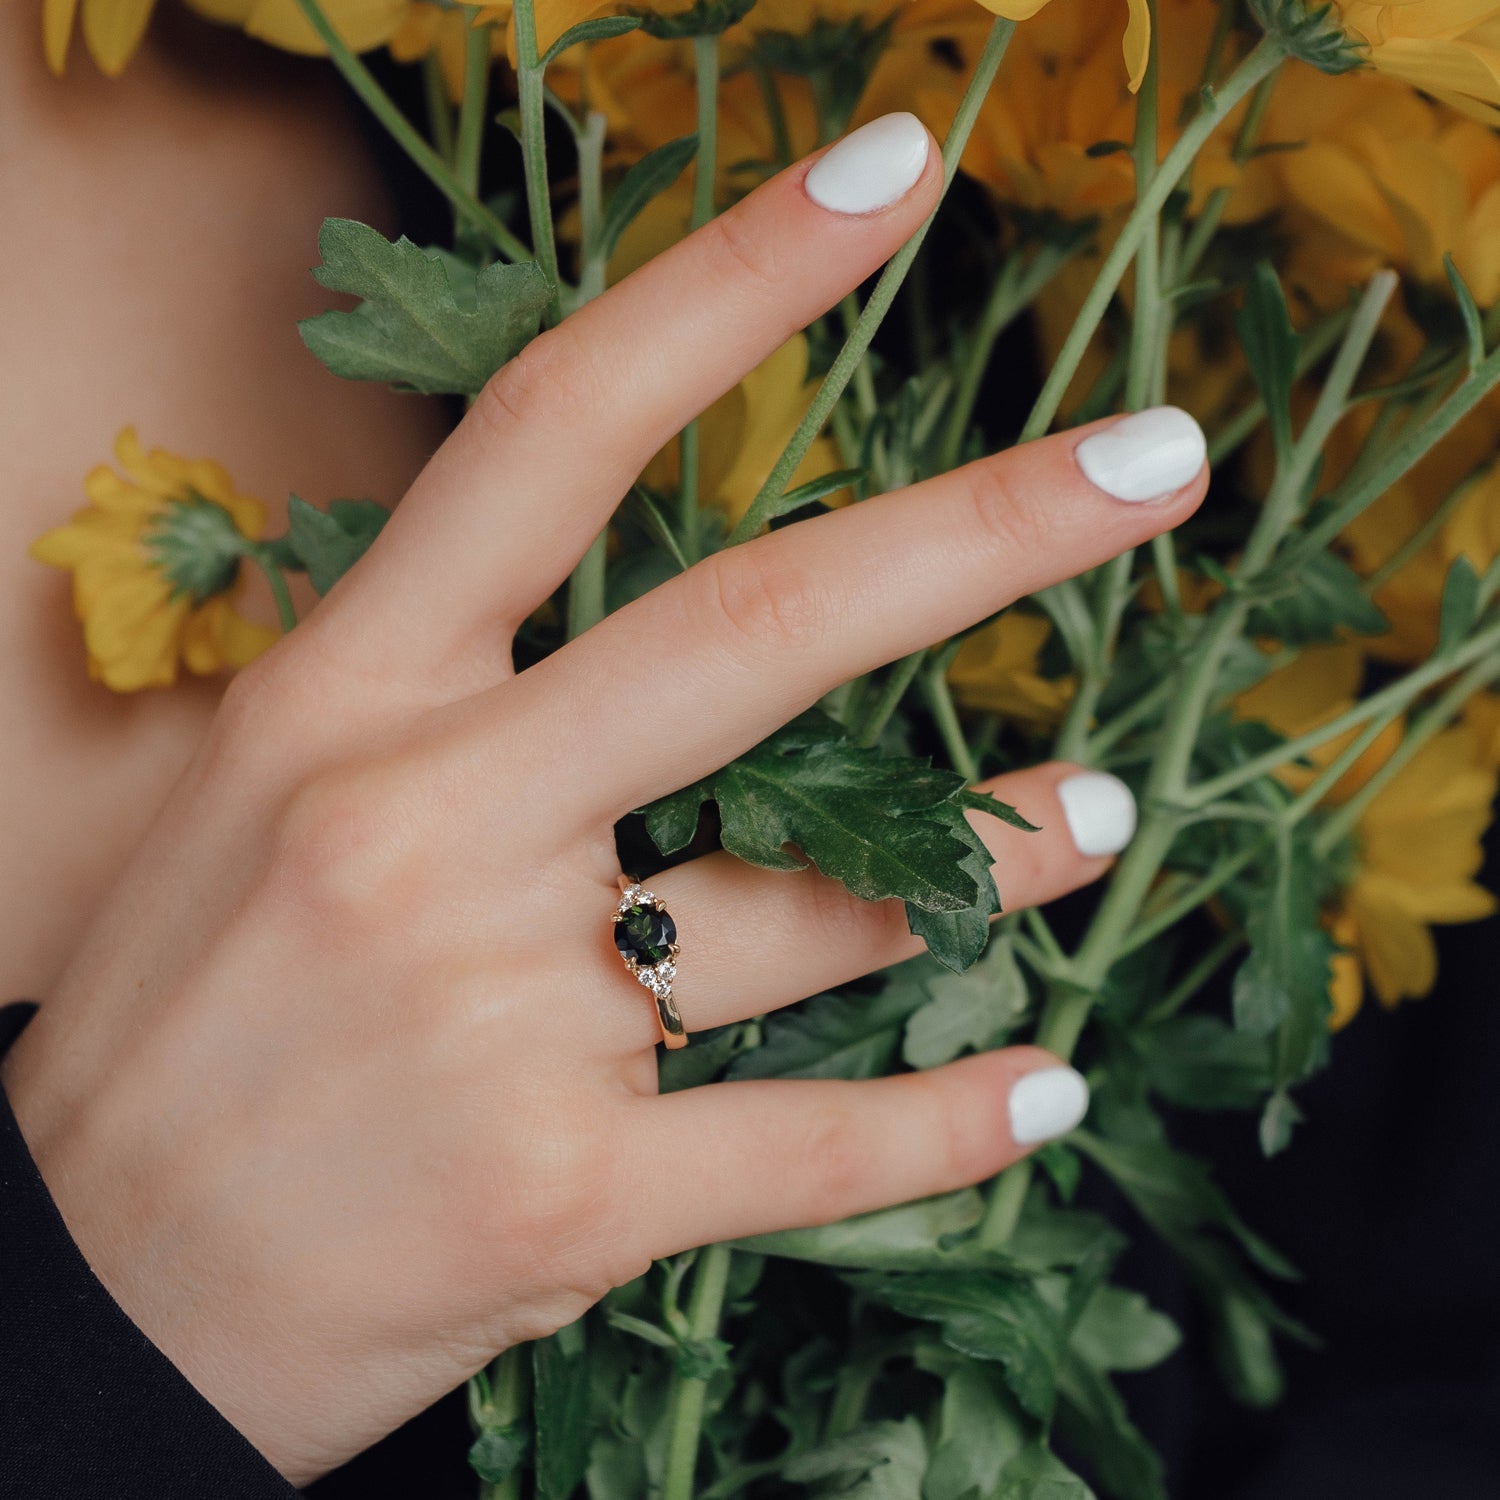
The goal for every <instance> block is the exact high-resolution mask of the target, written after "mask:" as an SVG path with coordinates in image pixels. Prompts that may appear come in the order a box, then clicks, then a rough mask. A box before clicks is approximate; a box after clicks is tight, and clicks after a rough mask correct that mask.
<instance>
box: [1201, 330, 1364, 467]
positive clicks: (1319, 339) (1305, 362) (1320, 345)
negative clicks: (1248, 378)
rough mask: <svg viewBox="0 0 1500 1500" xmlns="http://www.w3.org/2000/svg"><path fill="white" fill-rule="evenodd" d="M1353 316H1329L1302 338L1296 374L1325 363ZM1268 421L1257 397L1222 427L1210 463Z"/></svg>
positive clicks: (1215, 462) (1216, 463)
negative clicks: (1324, 360)
mask: <svg viewBox="0 0 1500 1500" xmlns="http://www.w3.org/2000/svg"><path fill="white" fill-rule="evenodd" d="M1353 316H1354V313H1353V310H1352V309H1351V308H1347V307H1341V308H1340V309H1339V310H1338V311H1337V312H1336V313H1332V314H1330V315H1329V316H1328V317H1326V318H1324V319H1322V320H1321V321H1320V322H1318V323H1316V324H1314V325H1313V327H1312V328H1310V329H1308V331H1307V332H1306V333H1305V334H1304V335H1303V336H1302V347H1301V348H1300V350H1299V351H1298V355H1297V374H1298V375H1299V376H1302V375H1306V374H1307V372H1308V371H1309V370H1311V369H1312V368H1313V367H1314V366H1315V365H1318V364H1320V363H1322V361H1323V359H1324V357H1325V356H1326V355H1327V354H1328V352H1329V351H1330V350H1331V349H1332V348H1333V347H1334V346H1335V345H1336V344H1337V343H1338V342H1339V340H1340V339H1342V338H1343V337H1344V334H1345V333H1346V332H1347V330H1348V327H1349V323H1350V320H1351V319H1352V318H1353ZM1265 419H1266V403H1265V401H1264V400H1263V399H1262V398H1261V397H1259V396H1257V397H1255V398H1254V399H1253V400H1252V401H1249V402H1247V403H1246V405H1245V406H1244V407H1243V408H1242V409H1241V410H1240V411H1238V412H1237V413H1236V414H1235V415H1234V416H1233V417H1231V418H1230V419H1229V420H1228V421H1227V422H1225V423H1224V424H1223V425H1222V426H1220V427H1219V428H1218V429H1217V430H1216V431H1215V432H1214V434H1213V436H1212V437H1211V438H1210V439H1209V440H1208V463H1209V467H1210V468H1217V467H1218V466H1219V465H1220V464H1221V463H1223V461H1224V460H1225V459H1226V458H1228V457H1229V455H1230V454H1231V453H1233V452H1234V451H1235V449H1237V448H1239V447H1240V446H1242V445H1243V444H1244V443H1246V442H1247V441H1249V439H1250V438H1251V437H1252V436H1253V435H1254V433H1255V431H1256V429H1257V428H1258V427H1259V426H1260V424H1261V423H1262V422H1264V421H1265Z"/></svg>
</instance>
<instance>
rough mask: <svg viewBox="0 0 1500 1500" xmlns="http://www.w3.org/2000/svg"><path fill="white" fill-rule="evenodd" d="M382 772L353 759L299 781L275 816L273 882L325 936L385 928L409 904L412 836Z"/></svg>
mask: <svg viewBox="0 0 1500 1500" xmlns="http://www.w3.org/2000/svg"><path fill="white" fill-rule="evenodd" d="M401 801H402V799H400V798H397V797H393V796H391V795H390V792H389V790H388V788H387V786H386V776H385V773H384V772H383V771H382V770H381V769H379V768H376V767H370V766H363V765H361V766H353V767H341V768H338V769H335V770H331V771H325V772H322V773H320V774H319V775H317V776H314V777H313V778H312V779H310V780H308V781H305V782H303V783H301V784H300V785H299V786H298V787H297V788H296V789H295V790H294V791H293V792H292V793H291V795H290V796H289V797H288V798H287V800H286V803H285V805H284V807H283V809H282V812H281V817H280V820H279V828H278V831H277V834H278V836H277V839H276V846H275V847H276V853H275V859H274V868H275V874H276V878H277V881H278V883H279V884H280V885H281V886H282V887H283V888H285V889H287V890H288V891H289V893H290V894H291V895H292V896H293V898H294V899H295V900H296V901H297V902H298V903H299V905H301V906H302V907H303V908H304V909H305V910H306V911H307V912H308V913H309V915H310V916H311V917H312V918H313V919H314V920H315V921H317V922H318V923H319V924H320V928H321V930H322V931H323V932H324V933H325V934H326V935H327V937H328V938H329V939H330V940H336V939H337V936H338V934H341V933H342V934H359V933H363V932H365V931H366V930H367V929H371V928H375V929H383V928H385V927H388V926H389V924H390V921H391V917H392V914H393V912H402V911H404V910H405V909H406V908H407V907H409V905H410V902H409V899H408V896H409V890H410V889H411V888H414V887H415V886H416V885H417V884H419V883H420V882H419V881H418V880H416V879H414V878H413V876H414V872H413V871H412V869H411V864H412V861H411V859H410V856H409V851H410V848H411V845H412V840H411V838H410V837H409V836H408V832H407V830H406V828H405V827H404V824H403V819H402V817H401V815H400V814H399V812H398V808H399V807H400V805H401Z"/></svg>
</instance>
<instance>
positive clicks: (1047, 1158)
mask: <svg viewBox="0 0 1500 1500" xmlns="http://www.w3.org/2000/svg"><path fill="white" fill-rule="evenodd" d="M1033 1159H1034V1160H1035V1162H1036V1164H1037V1166H1039V1167H1040V1168H1041V1169H1042V1170H1043V1171H1044V1172H1045V1173H1046V1174H1047V1176H1048V1177H1049V1178H1051V1179H1052V1186H1053V1187H1055V1188H1056V1189H1057V1196H1058V1197H1059V1198H1061V1199H1062V1201H1063V1202H1064V1203H1071V1202H1072V1201H1073V1195H1074V1194H1075V1193H1077V1191H1078V1184H1079V1182H1080V1181H1081V1180H1082V1177H1083V1162H1082V1160H1081V1159H1080V1157H1079V1155H1078V1153H1077V1152H1076V1151H1074V1150H1073V1148H1072V1147H1071V1146H1068V1145H1067V1144H1066V1143H1064V1142H1063V1141H1050V1142H1048V1144H1047V1145H1045V1146H1043V1147H1042V1149H1041V1150H1040V1151H1038V1152H1036V1153H1035V1155H1034V1158H1033Z"/></svg>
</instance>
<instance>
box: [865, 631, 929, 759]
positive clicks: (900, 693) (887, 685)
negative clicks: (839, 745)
mask: <svg viewBox="0 0 1500 1500" xmlns="http://www.w3.org/2000/svg"><path fill="white" fill-rule="evenodd" d="M926 660H927V652H926V650H925V649H923V650H921V651H913V652H912V654H911V655H910V656H904V657H902V658H901V660H900V661H898V662H897V663H896V664H895V665H894V666H893V667H892V668H891V669H890V671H889V672H888V673H887V674H886V679H885V681H884V682H883V683H882V684H881V687H880V696H879V697H878V698H877V699H876V700H875V702H874V703H873V704H872V705H871V707H870V710H869V712H868V713H867V714H866V715H865V717H864V720H863V721H862V722H861V724H860V726H859V728H858V730H856V731H855V735H854V743H855V744H856V745H859V746H861V747H862V748H864V749H866V750H868V749H869V748H870V747H871V746H872V745H875V744H878V743H879V740H880V735H881V732H882V731H883V730H884V729H885V726H886V725H887V724H888V723H889V722H890V718H891V715H892V714H893V713H895V712H896V709H897V708H898V707H899V706H900V703H901V700H902V699H903V698H904V697H905V696H906V691H907V689H908V688H909V687H910V686H911V684H912V679H913V678H915V677H916V675H917V673H918V672H919V671H920V670H921V668H922V663H923V662H925V661H926Z"/></svg>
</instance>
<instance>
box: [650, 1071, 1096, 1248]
mask: <svg viewBox="0 0 1500 1500" xmlns="http://www.w3.org/2000/svg"><path fill="white" fill-rule="evenodd" d="M643 1107H644V1109H645V1110H646V1118H647V1120H649V1122H650V1123H649V1124H647V1125H645V1126H644V1127H643V1128H640V1129H638V1130H637V1132H636V1133H635V1140H636V1143H637V1144H638V1146H639V1147H640V1149H641V1158H640V1161H639V1163H638V1172H639V1174H640V1176H639V1177H638V1181H639V1183H640V1187H641V1190H642V1192H641V1201H642V1204H643V1209H644V1212H643V1219H644V1221H645V1223H646V1224H647V1225H648V1226H649V1227H648V1229H647V1231H646V1237H647V1238H648V1240H649V1241H650V1243H649V1244H648V1245H647V1246H646V1247H645V1248H646V1249H647V1250H648V1252H649V1253H650V1254H651V1255H652V1256H653V1257H660V1256H664V1255H671V1254H675V1253H677V1252H678V1251H680V1250H685V1249H689V1248H691V1247H693V1246H697V1245H705V1244H710V1243H713V1242H716V1241H721V1240H733V1239H741V1238H743V1237H745V1236H747V1235H754V1234H768V1233H772V1232H774V1231H777V1230H782V1229H802V1228H810V1227H812V1226H815V1225H819V1224H828V1223H832V1222H834V1221H835V1220H837V1219H844V1218H848V1217H849V1216H850V1215H852V1214H859V1213H867V1212H869V1211H871V1210H873V1209H877V1208H887V1207H890V1206H892V1205H894V1204H897V1203H905V1202H908V1201H910V1200H911V1199H914V1198H925V1197H929V1196H931V1195H932V1194H934V1193H944V1192H951V1191H952V1190H954V1189H955V1188H961V1187H968V1186H970V1185H971V1184H973V1183H976V1182H980V1181H983V1180H984V1179H985V1178H987V1177H992V1176H993V1175H994V1174H995V1173H996V1172H999V1171H1001V1170H1003V1169H1004V1168H1005V1167H1008V1166H1010V1164H1011V1163H1012V1162H1014V1161H1017V1160H1019V1158H1021V1157H1023V1156H1025V1155H1027V1154H1028V1153H1029V1152H1030V1151H1032V1150H1034V1149H1035V1148H1036V1147H1037V1146H1040V1145H1041V1144H1043V1143H1044V1142H1045V1141H1049V1140H1055V1139H1056V1138H1057V1137H1058V1136H1061V1135H1065V1134H1067V1132H1068V1131H1070V1130H1071V1129H1072V1128H1073V1127H1074V1126H1075V1125H1077V1124H1078V1123H1079V1121H1080V1120H1082V1118H1083V1116H1084V1113H1085V1111H1086V1110H1087V1108H1088V1085H1087V1084H1086V1083H1085V1082H1084V1080H1083V1077H1082V1076H1081V1075H1080V1074H1079V1073H1077V1072H1075V1071H1074V1070H1073V1069H1072V1068H1070V1067H1068V1066H1066V1065H1065V1064H1063V1063H1062V1062H1060V1061H1059V1059H1058V1058H1056V1057H1054V1056H1053V1055H1052V1053H1050V1052H1045V1051H1043V1050H1042V1049H1041V1048H1040V1047H1007V1048H1004V1049H1002V1050H1000V1051H996V1052H987V1053H982V1054H980V1055H978V1056H975V1057H965V1058H961V1059H960V1060H959V1061H957V1062H952V1063H948V1064H946V1065H945V1066H943V1067H940V1068H931V1069H929V1070H927V1071H925V1072H920V1073H902V1074H897V1075H895V1076H893V1077H889V1078H873V1079H867V1080H861V1081H858V1082H854V1081H850V1080H846V1079H816V1080H807V1079H754V1080H743V1081H739V1082H733V1083H717V1084H709V1085H707V1086H705V1087H702V1088H696V1089H687V1090H684V1091H683V1092H681V1093H675V1094H667V1095H664V1096H663V1097H661V1098H659V1099H653V1100H651V1101H649V1102H643Z"/></svg>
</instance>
